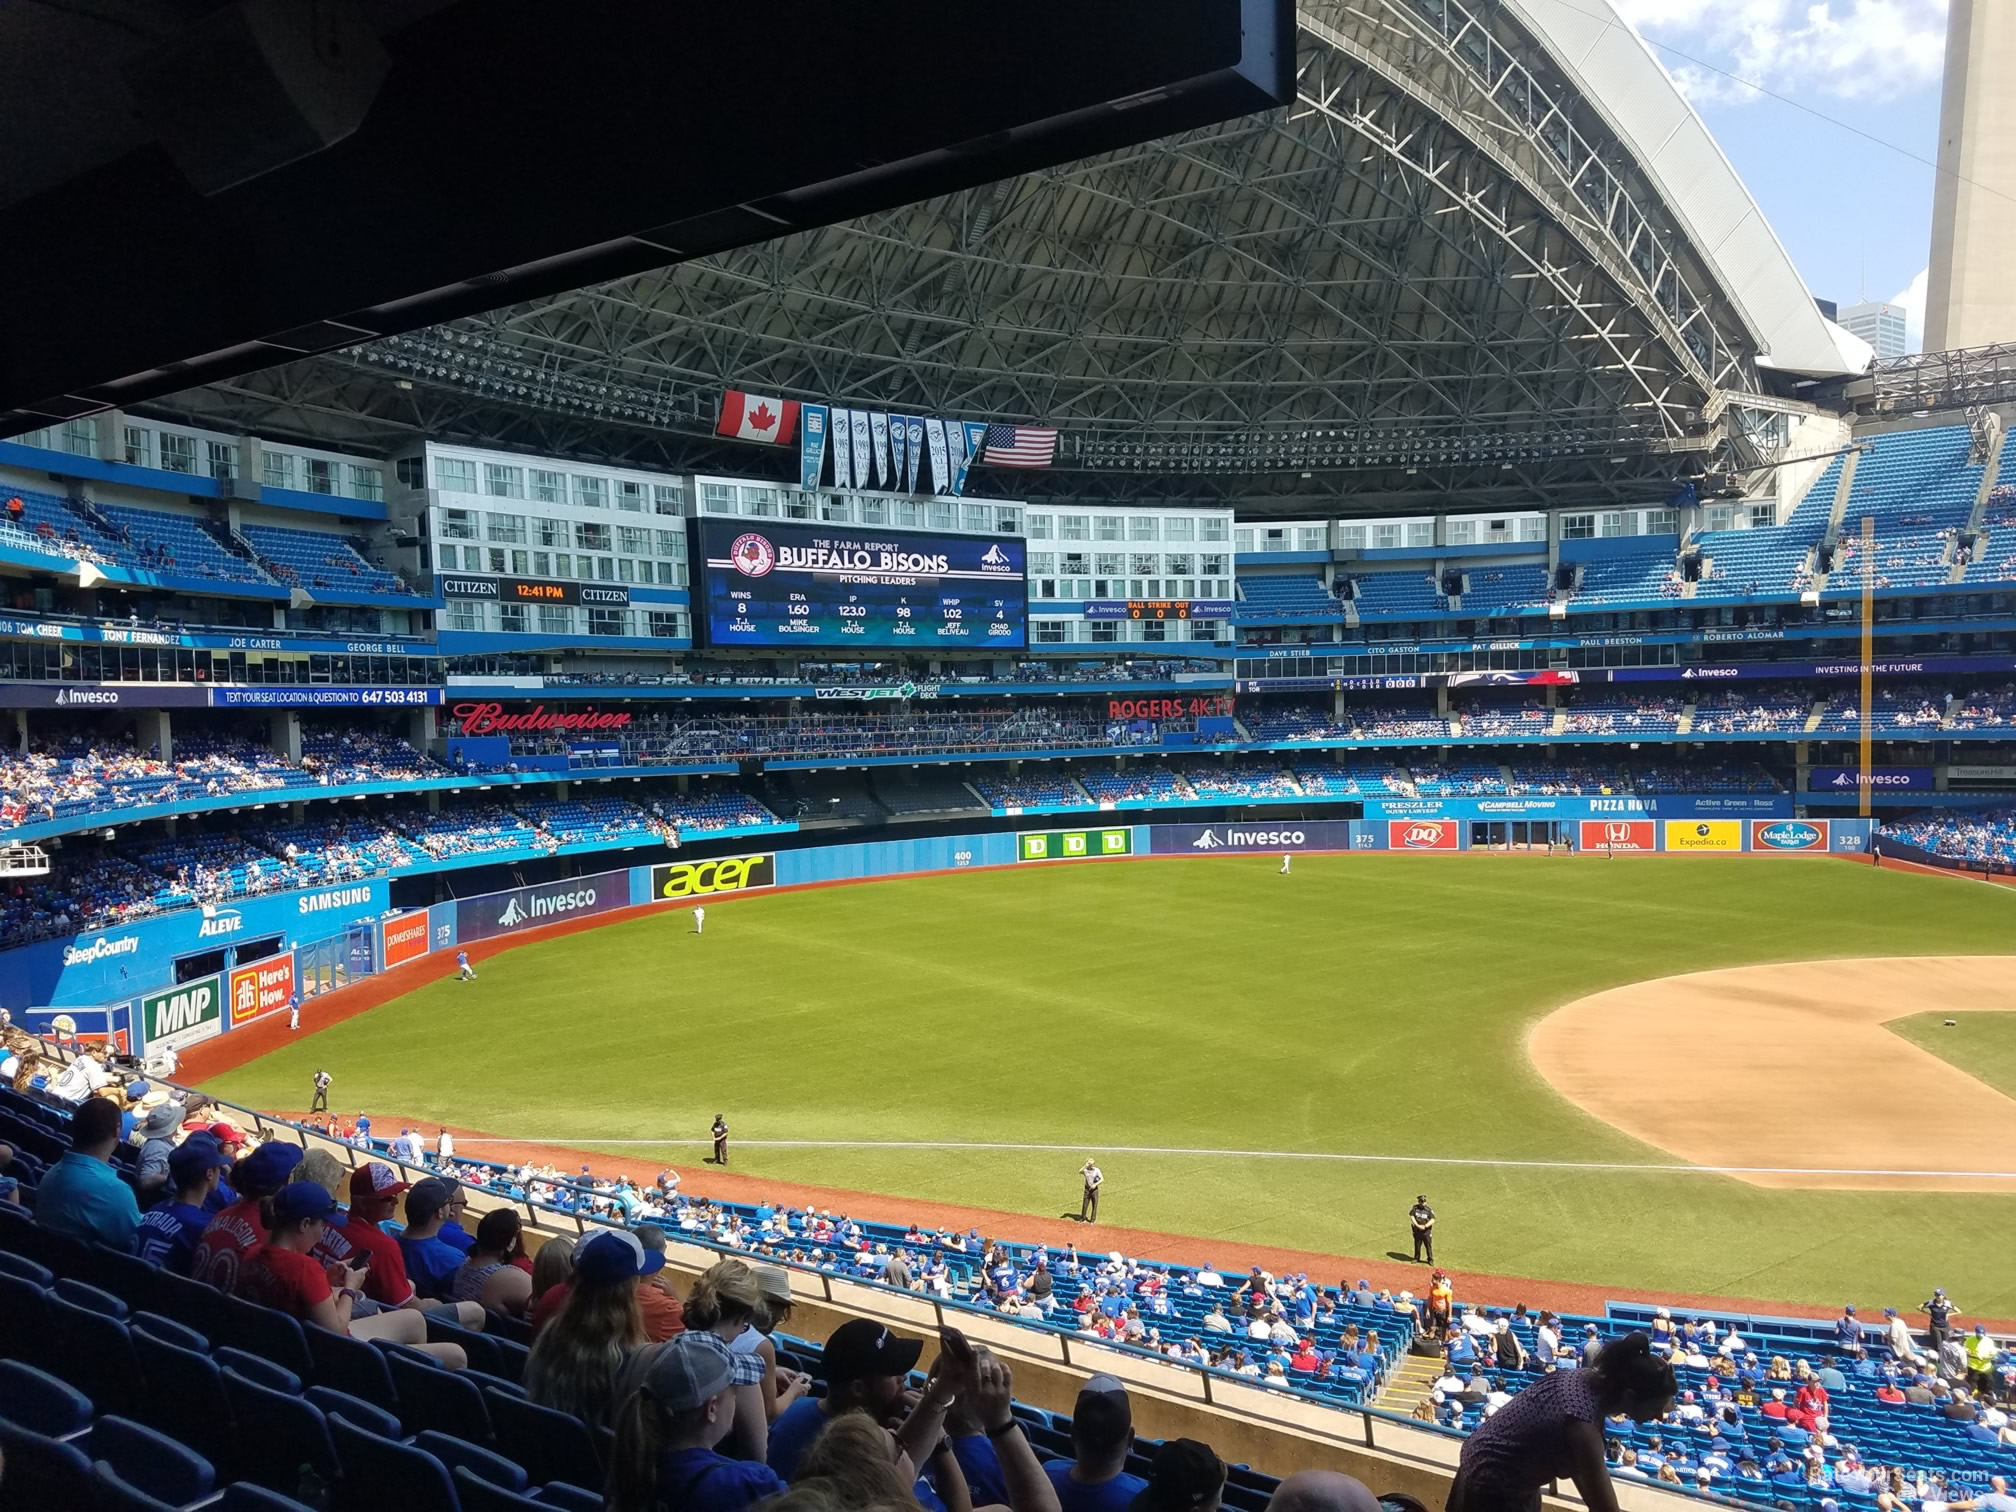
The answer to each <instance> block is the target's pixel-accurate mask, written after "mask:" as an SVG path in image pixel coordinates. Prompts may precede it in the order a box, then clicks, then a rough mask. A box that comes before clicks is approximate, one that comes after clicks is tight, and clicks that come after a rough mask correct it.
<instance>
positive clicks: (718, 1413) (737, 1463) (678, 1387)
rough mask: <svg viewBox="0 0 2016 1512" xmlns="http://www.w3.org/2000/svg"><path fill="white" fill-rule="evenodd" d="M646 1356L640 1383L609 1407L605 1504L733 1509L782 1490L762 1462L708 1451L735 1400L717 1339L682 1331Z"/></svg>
mask: <svg viewBox="0 0 2016 1512" xmlns="http://www.w3.org/2000/svg"><path fill="white" fill-rule="evenodd" d="M648 1353H649V1364H648V1368H646V1369H645V1370H644V1372H643V1378H642V1381H641V1383H640V1384H639V1385H638V1386H637V1388H636V1389H635V1390H633V1391H630V1392H628V1393H626V1394H625V1396H624V1398H623V1400H622V1401H621V1402H620V1403H619V1405H618V1407H617V1409H616V1446H615V1452H614V1453H613V1454H612V1456H611V1458H610V1465H609V1481H608V1487H607V1491H606V1495H607V1498H608V1500H607V1505H608V1506H609V1507H610V1508H612V1509H615V1512H652V1509H656V1508H659V1507H668V1506H669V1507H678V1508H682V1509H694V1512H699V1509H702V1508H704V1509H705V1512H740V1509H741V1508H744V1507H747V1506H750V1505H752V1504H754V1503H756V1502H759V1501H762V1500H763V1499H764V1498H766V1497H770V1496H775V1495H777V1494H778V1493H780V1492H782V1491H783V1490H784V1489H785V1486H784V1481H783V1478H782V1477H781V1476H779V1475H778V1474H777V1472H776V1471H774V1470H772V1469H771V1468H770V1467H769V1466H768V1465H763V1464H758V1463H756V1462H754V1461H751V1460H738V1459H730V1458H728V1456H726V1455H724V1454H722V1453H721V1452H720V1451H719V1449H718V1448H717V1447H716V1446H717V1445H719V1444H720V1443H721V1441H722V1440H723V1439H725V1438H726V1437H727V1436H728V1433H729V1430H730V1429H731V1428H733V1427H734V1425H735V1412H736V1397H737V1395H738V1393H737V1391H736V1389H735V1370H734V1366H733V1363H732V1362H733V1358H734V1357H733V1355H732V1354H731V1352H730V1351H729V1350H728V1349H727V1348H726V1347H725V1346H724V1345H723V1344H722V1342H721V1340H720V1339H718V1338H716V1337H715V1336H714V1335H713V1334H710V1333H705V1332H701V1331H697V1330H695V1331H689V1332H687V1333H682V1334H680V1335H678V1336H677V1337H675V1338H674V1339H672V1340H671V1341H670V1342H669V1343H666V1344H662V1345H658V1346H655V1347H654V1348H652V1349H651V1350H650V1351H649V1352H648Z"/></svg>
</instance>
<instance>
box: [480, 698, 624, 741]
mask: <svg viewBox="0 0 2016 1512" xmlns="http://www.w3.org/2000/svg"><path fill="white" fill-rule="evenodd" d="M452 712H453V713H454V715H455V719H456V722H457V723H458V724H460V725H461V726H462V733H463V734H464V735H516V734H523V733H529V732H534V731H541V730H620V729H623V728H624V727H625V726H627V725H628V724H629V723H630V716H629V715H628V714H603V713H600V712H598V711H596V710H595V709H593V708H587V709H579V710H575V711H574V712H571V713H566V714H560V713H554V712H552V711H550V710H548V709H547V707H546V705H544V704H534V705H533V706H532V707H531V708H529V709H526V710H524V711H523V712H521V713H514V714H506V713H505V712H504V705H502V704H500V703H461V704H457V705H455V707H454V709H453V711H452Z"/></svg>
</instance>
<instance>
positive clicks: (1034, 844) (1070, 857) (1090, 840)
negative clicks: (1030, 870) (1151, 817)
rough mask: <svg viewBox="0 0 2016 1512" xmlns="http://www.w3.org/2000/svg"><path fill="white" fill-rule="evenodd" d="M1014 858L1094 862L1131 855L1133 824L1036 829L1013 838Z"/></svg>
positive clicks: (1020, 859) (1132, 851)
mask: <svg viewBox="0 0 2016 1512" xmlns="http://www.w3.org/2000/svg"><path fill="white" fill-rule="evenodd" d="M1015 840H1016V844H1015V859H1016V860H1017V861H1096V860H1098V859H1100V858H1101V857H1109V858H1110V857H1114V856H1131V855H1133V854H1134V830H1133V828H1132V826H1122V827H1121V828H1119V829H1094V830H1038V831H1035V832H1033V833H1030V834H1024V835H1017V836H1016V837H1015Z"/></svg>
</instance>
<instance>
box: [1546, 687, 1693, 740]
mask: <svg viewBox="0 0 2016 1512" xmlns="http://www.w3.org/2000/svg"><path fill="white" fill-rule="evenodd" d="M1685 707H1686V706H1685V705H1684V704H1683V703H1682V702H1681V701H1680V699H1679V697H1678V696H1677V695H1674V694H1670V693H1669V694H1656V693H1636V694H1633V693H1612V692H1603V693H1593V692H1588V693H1585V692H1583V691H1581V690H1579V689H1578V690H1576V691H1575V692H1574V693H1573V694H1571V695H1570V697H1569V699H1568V703H1567V705H1566V708H1565V710H1564V714H1565V717H1566V723H1565V729H1566V730H1567V733H1568V734H1570V735H1671V734H1672V733H1674V731H1676V730H1678V729H1679V728H1680V714H1681V711H1682V710H1683V709H1684V708H1685Z"/></svg>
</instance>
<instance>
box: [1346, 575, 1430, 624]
mask: <svg viewBox="0 0 2016 1512" xmlns="http://www.w3.org/2000/svg"><path fill="white" fill-rule="evenodd" d="M1351 581H1352V583H1353V585H1354V586H1355V587H1356V588H1357V590H1358V595H1357V598H1356V599H1355V600H1354V601H1353V604H1354V607H1355V608H1356V609H1357V611H1358V616H1359V618H1361V619H1367V618H1393V617H1398V616H1403V615H1421V614H1441V613H1442V612H1443V611H1444V610H1446V609H1447V608H1448V607H1449V601H1448V600H1447V599H1445V598H1443V597H1442V590H1441V589H1440V588H1439V587H1437V586H1436V582H1435V579H1434V577H1433V576H1431V575H1430V574H1428V573H1425V572H1422V571H1420V570H1418V569H1416V570H1412V571H1406V572H1361V573H1357V574H1354V575H1353V577H1352V579H1351Z"/></svg>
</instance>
